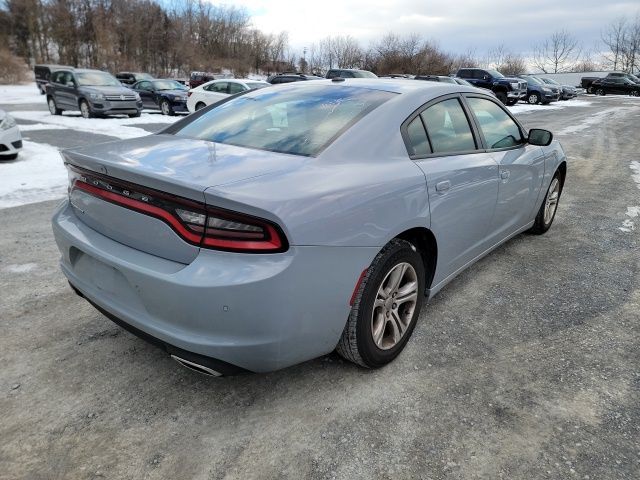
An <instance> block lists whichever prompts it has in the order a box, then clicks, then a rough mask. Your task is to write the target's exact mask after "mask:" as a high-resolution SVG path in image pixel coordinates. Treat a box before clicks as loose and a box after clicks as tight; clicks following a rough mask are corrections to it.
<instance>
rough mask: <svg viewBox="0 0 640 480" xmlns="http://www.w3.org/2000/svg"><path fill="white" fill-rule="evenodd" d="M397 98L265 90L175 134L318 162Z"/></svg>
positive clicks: (325, 89)
mask: <svg viewBox="0 0 640 480" xmlns="http://www.w3.org/2000/svg"><path fill="white" fill-rule="evenodd" d="M305 83H306V82H305ZM394 95H396V94H395V93H390V92H383V91H378V90H369V89H364V88H357V87H346V86H333V85H313V86H306V87H305V86H298V87H297V88H295V87H294V88H282V87H279V88H264V89H260V90H253V91H252V92H251V93H248V94H245V95H242V96H240V97H236V98H233V99H231V100H229V101H228V102H225V103H223V104H221V105H218V106H217V107H215V108H213V109H212V110H209V111H207V112H206V113H204V114H202V116H200V117H198V118H196V119H195V120H193V121H192V122H189V123H188V124H187V125H185V126H184V127H182V128H181V129H179V130H177V131H176V132H175V134H176V135H178V136H182V137H190V138H198V139H201V140H208V141H212V142H217V143H226V144H229V145H238V146H241V147H248V148H258V149H261V150H270V151H274V152H282V153H291V154H294V155H307V156H313V155H317V154H318V153H320V151H321V150H323V149H324V148H326V147H327V146H328V145H329V144H331V142H333V141H334V140H335V139H336V138H338V137H339V136H340V135H341V134H342V133H344V132H345V131H346V130H347V129H348V128H349V127H351V126H352V125H353V124H355V123H356V122H357V121H358V120H360V119H361V118H362V117H363V116H365V115H366V114H367V113H369V112H371V111H372V110H373V109H375V108H376V107H378V106H380V105H381V104H382V103H384V102H385V101H387V100H389V99H390V98H391V97H393V96H394Z"/></svg>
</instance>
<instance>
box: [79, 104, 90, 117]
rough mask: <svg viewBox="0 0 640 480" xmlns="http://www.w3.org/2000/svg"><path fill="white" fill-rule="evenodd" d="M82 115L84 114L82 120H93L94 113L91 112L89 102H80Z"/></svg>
mask: <svg viewBox="0 0 640 480" xmlns="http://www.w3.org/2000/svg"><path fill="white" fill-rule="evenodd" d="M80 113H81V114H82V118H93V112H92V111H91V107H90V106H89V102H87V101H86V100H81V101H80Z"/></svg>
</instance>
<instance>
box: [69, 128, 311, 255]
mask: <svg viewBox="0 0 640 480" xmlns="http://www.w3.org/2000/svg"><path fill="white" fill-rule="evenodd" d="M62 154H63V157H64V159H65V162H66V163H68V164H69V165H71V166H74V167H79V168H80V172H82V171H85V172H86V173H87V174H86V177H87V180H88V182H89V183H91V182H94V181H96V182H98V183H96V185H97V187H96V188H98V187H99V188H101V189H103V190H105V189H108V190H109V191H108V192H107V193H106V194H104V195H103V196H100V194H101V192H98V191H97V190H96V191H95V192H94V194H92V193H91V192H90V191H87V190H80V189H74V190H73V192H72V193H71V195H70V199H71V203H72V206H73V207H74V209H75V212H76V214H77V215H78V217H79V218H80V219H81V220H82V221H83V222H84V223H85V224H87V225H88V226H90V227H91V228H93V229H94V230H96V231H98V232H100V233H102V234H103V235H105V236H107V237H109V238H112V239H114V240H116V241H118V242H120V243H123V244H125V245H128V246H130V247H132V248H135V249H138V250H141V251H143V252H146V253H150V254H152V255H157V256H160V257H162V258H167V259H170V260H173V261H176V262H181V263H190V262H191V261H192V260H193V259H194V258H195V257H196V256H197V255H198V252H199V249H200V247H199V244H198V242H196V241H191V242H188V241H185V238H183V237H181V236H179V235H178V234H177V233H176V228H175V226H172V225H171V222H167V221H166V219H164V220H163V219H162V218H160V217H158V216H156V217H154V216H153V215H151V216H150V215H147V214H145V213H144V212H141V211H140V210H139V209H138V210H136V209H135V208H133V209H132V208H127V207H125V206H122V204H119V203H118V202H117V201H116V202H113V201H109V199H108V198H105V197H109V196H111V198H112V199H113V198H115V197H113V195H114V194H122V192H123V191H124V190H126V192H127V193H126V194H127V195H131V198H133V196H134V192H135V190H136V185H137V186H140V187H142V188H141V189H140V190H145V189H151V190H152V191H151V194H150V195H147V197H149V198H153V197H154V195H153V191H154V190H155V191H158V192H162V193H164V194H169V195H171V196H176V197H177V198H178V200H179V201H184V202H187V203H188V202H193V203H194V204H196V207H194V211H195V210H197V204H200V205H202V207H203V208H204V204H205V196H204V191H205V190H206V189H207V188H209V187H213V186H218V185H223V184H228V183H233V182H237V181H240V180H245V179H247V178H251V177H256V176H261V175H265V174H267V173H270V172H274V171H277V170H279V169H282V168H285V167H286V166H287V165H290V164H291V163H292V162H296V163H301V162H302V161H303V159H302V158H301V157H296V156H293V155H285V154H278V153H273V152H266V151H260V150H250V149H246V148H241V147H235V146H231V145H222V144H214V143H212V142H207V141H203V140H194V139H189V138H180V137H175V136H173V135H167V134H163V135H150V136H147V137H141V138H134V139H130V140H125V141H120V142H109V143H103V144H99V145H95V146H91V147H81V148H75V149H70V150H65V151H63V152H62ZM94 173H95V174H96V175H95V177H94V176H93V174H94ZM80 174H81V173H80ZM110 179H112V180H113V182H112V183H113V185H111V184H110V182H109V180H110ZM123 185H125V186H124V187H123ZM96 192H97V193H98V194H99V195H98V196H96V195H95V193H96ZM102 193H104V192H102ZM137 198H138V200H141V197H140V196H137ZM196 202H197V203H196Z"/></svg>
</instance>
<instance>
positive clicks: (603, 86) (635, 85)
mask: <svg viewBox="0 0 640 480" xmlns="http://www.w3.org/2000/svg"><path fill="white" fill-rule="evenodd" d="M581 84H582V88H584V89H585V90H586V91H587V92H588V93H595V94H596V95H607V94H609V95H631V96H633V97H638V96H640V78H638V77H637V76H635V75H633V74H631V73H625V72H611V73H609V74H608V75H607V76H606V77H582V79H581Z"/></svg>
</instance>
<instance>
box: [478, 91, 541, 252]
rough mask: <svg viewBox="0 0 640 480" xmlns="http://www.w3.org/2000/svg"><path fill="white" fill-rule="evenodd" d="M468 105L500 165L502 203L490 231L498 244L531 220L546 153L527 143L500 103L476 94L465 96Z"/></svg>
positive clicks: (489, 149)
mask: <svg viewBox="0 0 640 480" xmlns="http://www.w3.org/2000/svg"><path fill="white" fill-rule="evenodd" d="M465 101H466V104H467V106H468V108H469V110H470V112H471V115H472V116H473V118H474V120H475V122H476V125H477V127H478V131H479V133H480V135H481V139H482V142H483V144H484V147H485V149H486V151H487V152H490V153H491V155H492V156H493V158H494V159H495V161H496V162H497V163H498V165H499V176H500V183H499V188H498V203H497V205H496V211H495V214H494V216H493V220H492V221H491V227H490V231H491V238H492V239H493V241H494V242H497V241H500V240H502V239H503V238H505V237H507V236H509V235H510V234H512V233H513V232H515V231H517V230H518V229H520V228H522V227H523V226H524V225H526V224H527V223H528V222H529V221H530V220H531V218H532V216H533V214H534V212H535V210H536V206H537V203H538V197H539V194H540V188H541V186H542V180H543V178H544V167H545V158H544V152H543V151H542V148H540V147H537V146H534V145H529V144H528V143H526V141H525V136H524V133H523V132H522V130H521V128H520V126H519V125H518V123H517V122H516V121H515V120H514V119H513V118H512V117H511V115H510V114H509V113H508V112H507V111H506V109H505V108H504V107H502V105H500V104H499V103H498V102H496V101H494V100H491V99H489V98H487V97H483V96H479V95H473V94H465Z"/></svg>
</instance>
